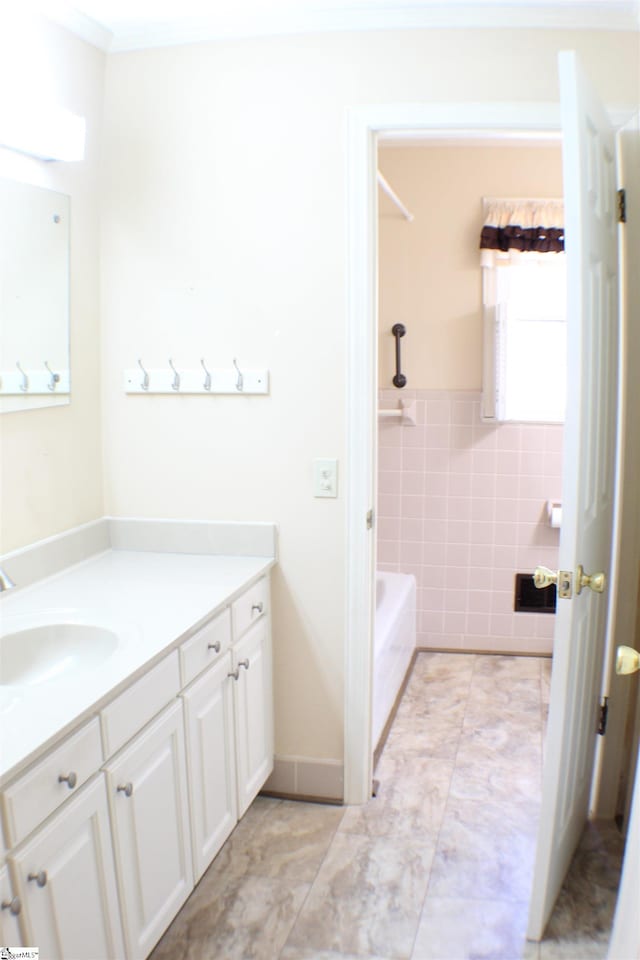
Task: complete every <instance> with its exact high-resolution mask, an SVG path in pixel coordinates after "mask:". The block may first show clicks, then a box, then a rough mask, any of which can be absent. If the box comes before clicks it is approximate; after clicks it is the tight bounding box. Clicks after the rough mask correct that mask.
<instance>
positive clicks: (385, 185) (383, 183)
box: [378, 170, 414, 223]
mask: <svg viewBox="0 0 640 960" xmlns="http://www.w3.org/2000/svg"><path fill="white" fill-rule="evenodd" d="M378 183H379V185H380V187H381V188H382V190H384V192H385V193H386V195H387V196H388V197H389V199H391V200H392V201H393V202H394V203H395V205H396V207H397V208H398V210H399V211H400V213H401V214H402V216H403V217H404V218H405V219H406V220H408V221H409V223H411V221H412V220H413V219H414V216H413V214H412V213H411V212H410V211H409V210H407V208H406V207H405V205H404V203H403V202H402V200H401V199H400V197H399V196H398V194H397V193H396V192H395V190H394V189H393V187H392V186H391V184H390V183H389V181H388V180H387V179H386V178H385V177H384V176H383V175H382V174H381V173H380V171H379V170H378Z"/></svg>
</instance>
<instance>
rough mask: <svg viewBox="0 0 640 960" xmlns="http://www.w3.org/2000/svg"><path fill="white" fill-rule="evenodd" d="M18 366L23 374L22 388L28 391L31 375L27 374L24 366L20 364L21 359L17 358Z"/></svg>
mask: <svg viewBox="0 0 640 960" xmlns="http://www.w3.org/2000/svg"><path fill="white" fill-rule="evenodd" d="M16 367H17V368H18V370H19V371H20V373H21V374H22V383H21V384H20V385H19V386H20V389H21V390H22V392H23V393H26V392H27V390H28V389H29V377H28V376H27V375H26V373H25V372H24V370H23V369H22V367H21V366H20V361H19V360H16Z"/></svg>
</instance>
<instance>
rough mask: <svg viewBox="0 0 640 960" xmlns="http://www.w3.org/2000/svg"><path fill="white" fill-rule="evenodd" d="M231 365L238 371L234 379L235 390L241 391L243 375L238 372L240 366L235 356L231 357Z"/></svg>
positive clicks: (242, 388)
mask: <svg viewBox="0 0 640 960" xmlns="http://www.w3.org/2000/svg"><path fill="white" fill-rule="evenodd" d="M233 365H234V367H235V368H236V370H237V371H238V379H237V380H236V390H240V391H242V390H244V377H243V376H242V373H241V372H240V367H239V366H238V361H237V360H236V358H235V357H234V358H233Z"/></svg>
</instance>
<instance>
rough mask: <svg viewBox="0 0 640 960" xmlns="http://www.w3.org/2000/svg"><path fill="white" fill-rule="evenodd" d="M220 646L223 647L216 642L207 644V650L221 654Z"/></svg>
mask: <svg viewBox="0 0 640 960" xmlns="http://www.w3.org/2000/svg"><path fill="white" fill-rule="evenodd" d="M220 646H221V644H220V641H219V640H216V642H215V643H208V644H207V650H215V652H216V653H220Z"/></svg>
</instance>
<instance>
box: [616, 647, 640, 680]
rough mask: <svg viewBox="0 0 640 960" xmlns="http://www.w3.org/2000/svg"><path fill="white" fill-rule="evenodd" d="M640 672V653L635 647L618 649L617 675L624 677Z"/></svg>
mask: <svg viewBox="0 0 640 960" xmlns="http://www.w3.org/2000/svg"><path fill="white" fill-rule="evenodd" d="M637 670H640V653H638V651H637V650H634V649H633V647H618V649H617V650H616V673H618V674H621V675H624V674H627V673H635V672H636V671H637Z"/></svg>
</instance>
